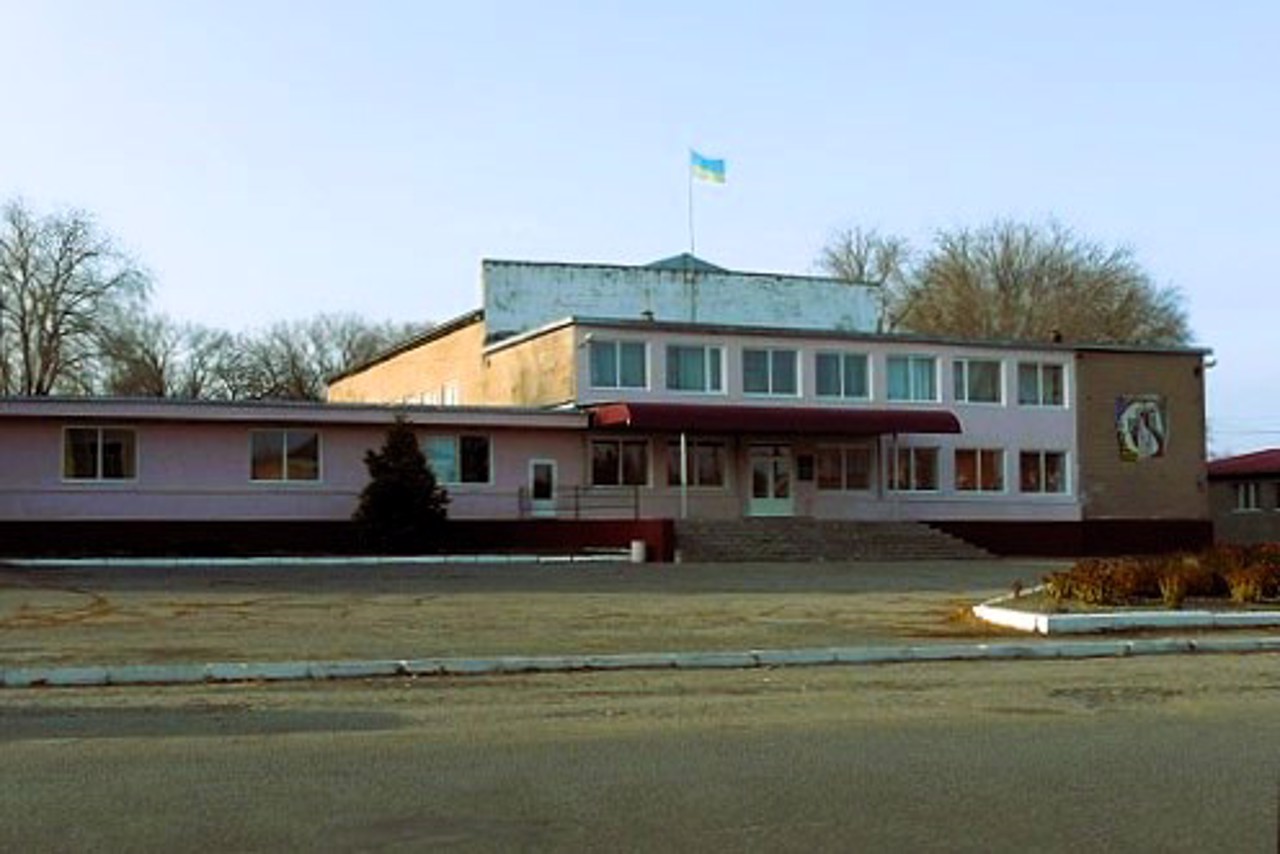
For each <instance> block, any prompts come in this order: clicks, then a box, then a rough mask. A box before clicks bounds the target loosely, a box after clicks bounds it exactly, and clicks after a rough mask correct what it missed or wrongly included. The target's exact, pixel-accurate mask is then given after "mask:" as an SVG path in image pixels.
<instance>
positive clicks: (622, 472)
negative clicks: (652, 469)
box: [591, 439, 649, 486]
mask: <svg viewBox="0 0 1280 854" xmlns="http://www.w3.org/2000/svg"><path fill="white" fill-rule="evenodd" d="M648 482H649V443H648V442H647V441H645V440H643V439H636V440H624V439H594V440H592V442H591V485H592V486H644V485H645V484H647V483H648Z"/></svg>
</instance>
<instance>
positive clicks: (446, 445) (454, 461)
mask: <svg viewBox="0 0 1280 854" xmlns="http://www.w3.org/2000/svg"><path fill="white" fill-rule="evenodd" d="M421 447H422V453H423V455H424V456H426V458H427V465H429V466H431V471H432V472H433V473H434V474H435V476H436V481H437V482H439V483H491V482H492V479H493V478H492V473H493V443H492V442H491V441H490V439H489V437H488V436H486V435H484V434H483V433H461V434H458V435H456V436H453V435H449V436H427V437H426V438H424V439H423V440H422V444H421Z"/></svg>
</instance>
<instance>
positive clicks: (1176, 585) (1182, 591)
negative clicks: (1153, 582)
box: [1159, 569, 1190, 609]
mask: <svg viewBox="0 0 1280 854" xmlns="http://www.w3.org/2000/svg"><path fill="white" fill-rule="evenodd" d="M1159 586H1160V601H1161V602H1162V603H1164V606H1165V607H1166V608H1175V609H1176V608H1181V607H1182V603H1183V602H1185V601H1186V600H1187V590H1188V588H1189V587H1190V585H1189V584H1188V582H1187V573H1186V572H1184V571H1183V570H1181V569H1170V570H1169V571H1168V572H1166V573H1164V574H1163V575H1161V576H1160V580H1159Z"/></svg>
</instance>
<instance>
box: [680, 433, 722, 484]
mask: <svg viewBox="0 0 1280 854" xmlns="http://www.w3.org/2000/svg"><path fill="white" fill-rule="evenodd" d="M685 453H686V455H687V457H688V460H687V468H686V470H687V471H688V474H689V486H694V487H700V488H717V489H718V488H723V487H724V486H725V485H726V484H727V483H728V471H729V464H728V459H729V455H728V449H727V447H726V446H725V443H724V442H721V441H707V440H703V439H697V440H690V441H686V442H685ZM667 485H668V486H679V485H680V443H679V442H669V443H668V444H667Z"/></svg>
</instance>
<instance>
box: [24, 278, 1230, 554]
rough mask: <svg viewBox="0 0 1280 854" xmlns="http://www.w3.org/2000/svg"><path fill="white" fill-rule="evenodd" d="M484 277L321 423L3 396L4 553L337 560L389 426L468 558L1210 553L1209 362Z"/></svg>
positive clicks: (1169, 353) (237, 411)
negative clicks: (302, 547)
mask: <svg viewBox="0 0 1280 854" xmlns="http://www.w3.org/2000/svg"><path fill="white" fill-rule="evenodd" d="M481 284H482V305H481V307H480V308H479V309H477V310H476V311H473V312H469V313H468V314H465V315H463V316H461V317H459V318H456V319H455V320H453V321H450V322H448V323H445V324H442V325H440V326H438V327H436V328H434V329H432V330H431V331H430V332H428V333H426V334H424V335H422V336H419V337H417V338H415V339H413V340H411V341H408V342H405V343H404V344H402V345H401V346H398V347H396V348H393V349H392V350H390V351H388V352H387V353H384V354H382V355H381V356H379V357H378V358H376V359H374V360H372V361H371V362H369V363H368V364H365V365H362V366H359V367H357V368H355V369H353V370H351V371H349V372H347V373H346V374H344V375H342V376H339V377H335V378H334V379H333V381H332V383H331V386H330V390H329V402H328V403H326V404H307V405H290V404H269V403H262V404H247V403H190V402H179V401H118V400H85V399H78V400H49V399H45V400H3V401H0V553H4V552H5V550H6V549H5V544H6V543H7V544H8V546H9V551H10V552H12V551H14V550H22V548H25V549H26V550H28V551H31V550H40V549H42V548H43V549H44V550H49V549H50V548H51V547H57V546H60V545H61V544H65V543H69V542H83V541H84V540H85V538H90V539H91V540H92V541H93V542H95V543H96V544H98V546H99V547H100V548H102V549H108V550H109V549H115V548H120V549H129V548H136V547H137V544H138V543H140V542H146V543H148V544H151V545H152V546H155V545H156V544H169V545H170V546H172V548H174V549H181V548H189V547H190V546H191V545H192V544H193V543H195V544H198V545H200V546H201V548H203V549H206V550H208V549H215V550H216V549H217V548H219V547H220V546H222V545H224V544H227V543H230V542H233V541H234V542H241V543H243V542H252V543H257V544H260V545H259V546H258V547H260V548H263V549H271V548H276V549H288V548H289V547H290V546H289V544H290V543H298V542H305V543H306V544H308V545H309V546H313V547H315V548H339V547H340V545H341V544H340V542H339V540H340V539H341V537H340V536H339V534H340V532H341V531H342V529H343V524H340V523H345V522H346V521H347V520H349V518H350V516H351V513H352V511H353V510H354V509H355V506H356V502H357V498H358V494H359V492H360V489H361V488H362V487H363V484H364V483H365V482H366V480H367V475H366V473H365V469H364V466H363V462H362V460H363V456H364V454H365V452H366V451H367V450H369V449H370V448H373V447H376V446H377V445H378V444H380V442H381V437H382V434H383V432H384V430H385V428H386V425H387V424H388V423H390V421H391V420H392V419H393V418H394V417H396V416H397V415H403V416H404V417H406V418H408V419H409V420H410V421H412V422H413V423H414V424H415V425H416V428H417V430H418V433H419V436H420V439H421V442H422V446H423V449H424V451H425V452H426V454H427V456H428V458H429V460H430V461H431V464H432V466H433V468H434V470H435V471H436V473H437V475H438V477H439V478H440V479H441V480H442V481H443V482H444V483H445V485H446V487H447V488H448V490H449V492H450V495H451V498H452V503H451V505H450V518H451V520H453V524H451V526H450V528H451V530H452V531H453V532H454V534H453V536H454V537H455V538H456V539H455V543H454V544H455V545H459V546H462V547H465V546H466V545H467V543H466V542H464V541H465V540H466V539H467V537H471V538H472V540H474V542H477V543H488V544H493V543H498V542H501V543H504V544H505V545H508V546H514V545H517V544H518V543H521V542H525V543H529V544H535V545H541V546H550V545H556V544H560V545H564V544H571V543H578V544H586V543H588V542H591V541H592V539H593V538H594V539H595V541H597V542H604V541H606V540H607V541H608V542H609V543H610V544H614V545H616V544H618V543H619V542H621V543H625V542H626V541H627V538H629V537H637V536H638V537H642V538H645V539H647V540H649V543H650V548H651V551H652V552H653V553H655V554H657V555H658V556H669V555H670V554H671V553H672V550H673V544H672V543H671V542H670V534H669V533H668V532H669V531H670V530H671V521H670V520H676V522H677V525H676V528H675V530H676V531H677V534H676V536H677V537H681V536H692V534H691V533H690V532H691V531H692V530H693V528H692V524H693V523H696V522H701V523H704V524H709V525H714V526H718V527H720V528H726V527H728V526H735V525H737V526H744V525H751V524H761V523H755V522H754V520H756V519H758V518H761V517H768V518H773V519H779V518H781V519H787V520H792V521H790V522H788V523H787V524H788V525H790V526H791V527H792V528H799V527H800V526H802V525H803V524H805V523H803V522H800V521H799V520H814V521H815V522H816V523H823V524H829V525H847V524H848V523H858V524H865V523H871V522H895V523H903V522H906V523H925V524H927V525H929V526H932V527H934V528H937V529H941V530H943V531H946V532H948V533H950V534H952V535H955V536H958V537H961V538H963V539H965V540H968V541H970V542H972V543H976V544H979V545H981V546H983V547H986V548H988V549H991V550H993V551H996V552H1002V553H1022V554H1085V553H1105V552H1113V551H1143V550H1160V549H1168V548H1179V547H1188V548H1189V547H1196V546H1199V545H1203V544H1204V543H1206V542H1207V541H1208V540H1210V539H1211V525H1210V521H1209V500H1208V485H1207V479H1206V467H1205V458H1204V448H1205V417H1204V411H1205V408H1204V370H1203V368H1204V359H1205V357H1206V355H1207V351H1204V350H1199V349H1163V348H1142V347H1104V346H1082V345H1071V344H1062V343H1054V342H1043V343H1035V344H1030V343H1018V344H1011V343H1007V342H983V341H966V340H949V339H940V338H929V337H919V336H904V335H893V334H884V333H881V332H880V331H878V330H879V327H880V306H881V294H880V292H879V290H878V289H877V288H875V287H872V286H867V285H850V284H848V283H845V282H840V281H836V280H833V279H826V278H816V277H803V276H777V275H772V274H749V273H735V272H730V271H727V270H724V269H721V268H719V267H715V266H713V265H710V264H707V263H706V262H704V261H701V260H700V259H697V258H694V257H692V256H688V255H684V256H677V257H675V258H671V259H666V260H664V261H661V262H658V263H656V264H654V265H649V266H644V267H634V266H616V265H595V264H537V263H526V262H513V261H485V262H484V263H483V265H482V282H481ZM681 525H684V526H686V527H685V528H684V531H685V533H679V532H680V531H681V527H680V526H681ZM504 526H505V527H504ZM664 526H665V527H664ZM486 531H487V533H486ZM335 532H338V533H335ZM468 532H469V533H468ZM15 543H19V544H21V543H25V544H26V545H25V546H22V547H21V548H20V547H19V546H15V545H14V544H15ZM130 544H132V545H130Z"/></svg>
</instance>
